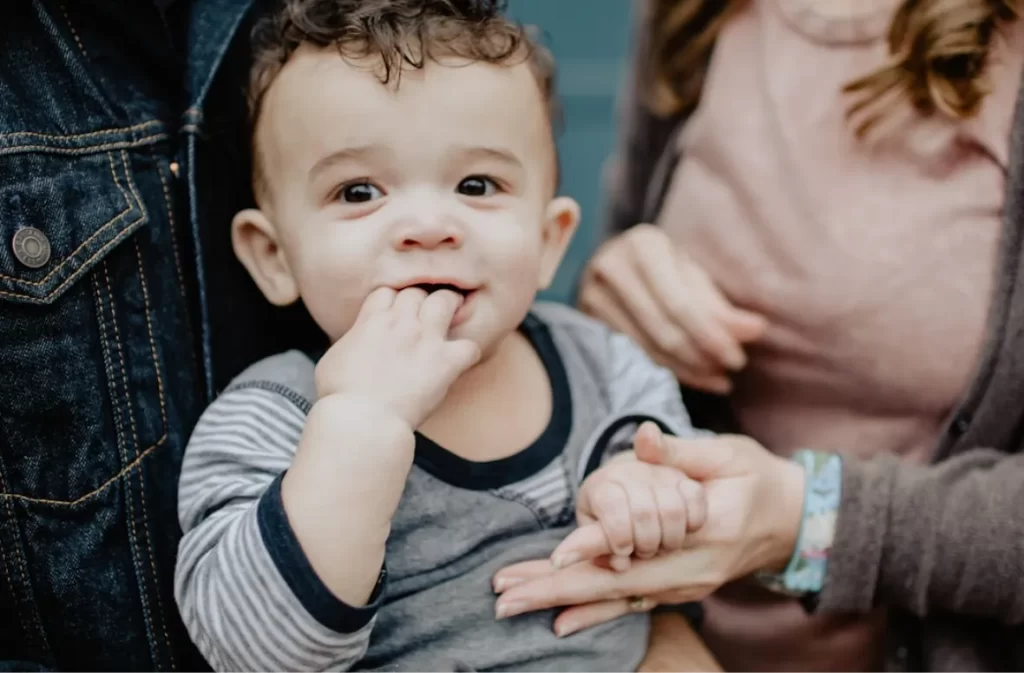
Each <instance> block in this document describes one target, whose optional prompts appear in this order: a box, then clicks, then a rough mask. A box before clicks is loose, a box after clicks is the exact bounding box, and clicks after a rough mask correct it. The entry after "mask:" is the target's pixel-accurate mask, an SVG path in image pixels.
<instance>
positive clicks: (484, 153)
mask: <svg viewBox="0 0 1024 673" xmlns="http://www.w3.org/2000/svg"><path fill="white" fill-rule="evenodd" d="M454 152H455V153H457V154H458V156H459V157H460V158H462V159H470V160H472V159H493V160H497V161H500V162H501V163H504V164H508V165H509V166H511V167H512V168H516V169H519V170H523V162H522V161H520V160H519V157H517V156H516V155H515V154H514V153H513V152H511V151H509V150H506V149H502V148H500V147H483V146H470V147H457V148H455V150H454Z"/></svg>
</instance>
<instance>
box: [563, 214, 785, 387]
mask: <svg viewBox="0 0 1024 673" xmlns="http://www.w3.org/2000/svg"><path fill="white" fill-rule="evenodd" d="M580 308H581V309H582V310H583V311H585V312H586V313H588V314H590V315H592V316H594V317H596V318H598V319H600V320H602V321H604V322H605V323H607V324H608V325H610V326H611V327H613V328H615V329H617V330H618V331H620V332H622V333H623V334H626V335H628V336H630V337H632V338H633V340H634V341H636V342H637V343H638V344H640V346H642V347H643V348H644V350H646V351H647V353H648V355H650V356H651V358H652V359H654V360H655V361H656V362H658V363H659V364H661V365H662V366H664V367H668V368H669V369H671V370H672V371H673V372H675V374H676V376H677V377H678V378H679V380H680V381H682V382H683V383H684V384H686V385H687V386H690V387H692V388H695V389H699V390H706V391H709V392H714V393H719V394H725V393H728V392H729V391H730V390H731V388H732V382H731V381H730V379H729V373H730V372H734V371H738V370H740V369H742V368H743V367H744V366H746V363H747V357H746V354H745V353H744V348H743V346H744V344H747V343H750V342H752V341H756V340H757V339H759V338H760V337H761V336H762V335H763V334H764V331H765V329H766V328H767V322H766V321H765V319H764V317H762V316H760V315H758V314H756V313H752V312H750V311H745V310H743V309H740V308H737V307H735V306H733V305H732V303H730V301H729V300H728V299H726V297H725V296H724V295H723V294H722V292H721V291H720V290H719V289H718V288H717V287H716V286H715V284H714V282H713V281H712V280H711V278H710V276H708V274H707V272H706V271H704V269H703V268H701V267H700V266H699V265H698V264H697V263H696V262H695V261H694V260H693V259H691V258H690V257H689V256H688V255H686V254H685V253H684V252H683V251H681V250H679V248H678V247H677V246H676V245H675V244H674V243H673V242H672V241H671V240H670V239H669V238H668V236H667V235H666V234H665V232H664V231H662V230H661V228H659V227H655V226H652V225H649V224H638V225H637V226H635V227H632V228H631V229H628V230H627V231H625V232H624V233H622V234H619V235H618V236H616V237H615V238H613V239H611V240H609V241H608V242H606V243H605V244H604V245H602V246H601V247H600V248H599V249H598V251H597V253H596V254H595V255H594V258H593V259H592V260H591V262H590V264H589V265H588V267H587V269H586V271H585V272H584V274H583V278H582V280H581V283H580Z"/></svg>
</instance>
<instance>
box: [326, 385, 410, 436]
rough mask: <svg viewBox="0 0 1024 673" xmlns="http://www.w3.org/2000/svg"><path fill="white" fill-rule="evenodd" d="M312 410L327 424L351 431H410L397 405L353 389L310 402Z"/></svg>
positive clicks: (346, 431)
mask: <svg viewBox="0 0 1024 673" xmlns="http://www.w3.org/2000/svg"><path fill="white" fill-rule="evenodd" d="M314 414H316V415H318V416H322V417H324V420H325V422H326V423H327V424H328V426H329V427H330V428H337V429H340V430H341V431H342V432H345V433H350V432H351V431H352V428H353V427H366V428H374V429H378V430H380V431H381V433H382V434H383V433H385V432H386V433H389V434H390V433H395V434H396V435H403V434H409V435H411V434H412V433H413V426H412V424H411V423H410V422H409V420H408V419H406V418H404V417H403V415H402V414H401V413H399V412H398V410H397V409H395V408H392V407H391V406H389V405H387V404H383V403H381V402H379V401H377V400H375V399H373V398H372V397H369V396H364V395H357V394H353V393H341V392H338V393H331V394H328V395H325V396H323V397H321V398H320V399H319V400H317V402H316V404H314V405H313V409H312V410H311V411H310V414H309V415H310V417H312V416H313V415H314Z"/></svg>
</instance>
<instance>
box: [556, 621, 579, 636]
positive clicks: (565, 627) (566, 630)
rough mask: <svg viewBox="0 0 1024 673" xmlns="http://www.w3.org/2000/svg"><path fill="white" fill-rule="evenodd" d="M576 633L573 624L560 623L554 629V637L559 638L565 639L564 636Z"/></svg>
mask: <svg viewBox="0 0 1024 673" xmlns="http://www.w3.org/2000/svg"><path fill="white" fill-rule="evenodd" d="M575 631H576V624H575V623H573V622H562V623H561V624H559V625H558V626H556V627H555V635H556V636H558V637H559V638H565V637H566V636H568V635H570V634H572V633H574V632H575Z"/></svg>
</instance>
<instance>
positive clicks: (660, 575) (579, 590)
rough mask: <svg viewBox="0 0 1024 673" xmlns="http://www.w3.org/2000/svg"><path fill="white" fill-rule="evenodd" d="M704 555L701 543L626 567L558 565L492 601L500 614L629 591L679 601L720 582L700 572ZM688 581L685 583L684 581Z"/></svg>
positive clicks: (698, 596) (704, 592) (611, 596)
mask: <svg viewBox="0 0 1024 673" xmlns="http://www.w3.org/2000/svg"><path fill="white" fill-rule="evenodd" d="M707 563H708V555H707V553H706V552H704V551H702V550H700V549H693V550H688V549H687V550H682V551H677V552H673V553H671V554H660V555H658V556H655V557H654V558H652V559H636V560H635V561H634V562H633V567H632V568H630V569H629V570H627V571H626V572H615V571H614V570H610V569H606V568H601V567H598V566H597V565H595V564H593V563H577V564H576V565H573V566H569V567H568V568H563V569H561V570H556V571H554V572H552V573H550V574H547V575H543V576H541V577H537V578H534V579H532V580H526V581H523V582H520V583H518V584H516V585H515V586H513V587H511V588H509V589H507V590H506V591H505V592H504V593H503V594H502V595H501V597H500V598H499V599H498V602H497V605H496V606H495V610H496V614H497V615H498V617H499V618H502V617H511V616H513V615H518V614H523V613H526V612H534V611H536V610H547V609H550V608H557V607H564V606H568V605H582V604H584V603H596V602H598V601H605V600H616V599H620V598H628V597H630V596H657V595H659V594H664V593H666V592H672V596H673V599H674V600H676V601H677V602H685V601H688V600H696V599H701V598H703V597H704V596H706V595H707V594H708V592H709V591H711V590H713V589H714V588H716V587H717V586H718V584H720V583H715V582H709V581H708V580H707V579H706V578H704V577H703V576H704V575H707V574H708V571H707V570H706V569H705V568H704V566H705V565H706V564H707ZM715 579H717V577H716V578H715ZM688 581H689V582H691V584H690V585H687V584H686V583H687V582H688Z"/></svg>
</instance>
